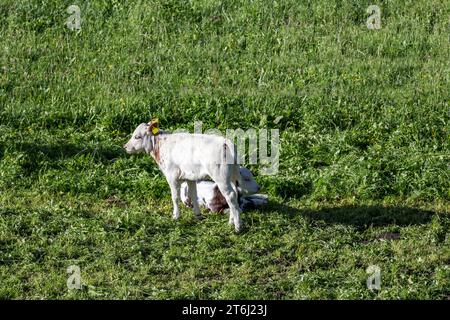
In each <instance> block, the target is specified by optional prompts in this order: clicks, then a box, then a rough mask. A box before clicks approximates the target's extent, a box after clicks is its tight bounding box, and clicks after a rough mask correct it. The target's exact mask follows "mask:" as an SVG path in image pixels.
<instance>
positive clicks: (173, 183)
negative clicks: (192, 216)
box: [167, 178, 181, 220]
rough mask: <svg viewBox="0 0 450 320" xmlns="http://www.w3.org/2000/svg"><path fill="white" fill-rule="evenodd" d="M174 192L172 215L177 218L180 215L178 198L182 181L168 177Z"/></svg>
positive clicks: (171, 190)
mask: <svg viewBox="0 0 450 320" xmlns="http://www.w3.org/2000/svg"><path fill="white" fill-rule="evenodd" d="M167 182H168V183H169V186H170V192H171V194H172V203H173V214H172V217H173V218H174V219H175V220H176V219H178V218H179V217H180V208H179V207H178V200H179V199H180V185H181V184H180V181H179V180H178V179H175V178H167Z"/></svg>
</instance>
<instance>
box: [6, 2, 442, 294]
mask: <svg viewBox="0 0 450 320" xmlns="http://www.w3.org/2000/svg"><path fill="white" fill-rule="evenodd" d="M72 4H76V5H78V6H79V7H80V10H81V19H82V23H81V30H79V31H71V30H69V28H68V27H67V26H66V20H67V18H68V16H69V15H70V14H69V13H67V12H66V10H67V8H68V7H69V5H72ZM371 4H377V5H379V6H380V7H381V24H382V28H381V29H379V30H369V29H368V28H367V27H366V20H367V18H368V16H369V14H368V13H366V9H367V7H368V6H369V5H371ZM449 17H450V1H449V0H439V1H438V0H414V1H406V0H405V1H382V0H379V1H366V0H349V1H340V0H327V1H325V0H320V1H301V0H295V1H294V0H283V1H274V2H272V1H263V0H254V1H244V0H229V1H223V0H222V1H219V0H191V1H175V0H150V1H118V0H95V1H83V0H68V1H66V0H48V1H36V0H31V1H30V0H1V1H0V298H2V299H19V298H25V299H42V298H53V299H133V298H136V299H144V298H145V299H168V298H189V299H191V298H192V299H197V298H203V299H219V298H223V299H238V298H243V299H253V298H260V299H266V298H267V299H448V298H449V296H450V236H449V228H450V170H449V164H450V125H449V124H450V46H449V38H450V20H449ZM153 116H158V117H159V119H160V122H161V125H162V127H164V128H166V129H169V130H174V129H177V128H187V129H189V130H192V129H193V124H194V121H202V122H203V128H204V129H208V128H217V129H219V130H221V131H223V132H225V129H226V128H232V129H236V128H242V129H244V130H246V129H249V128H256V129H258V128H267V129H272V128H273V129H279V130H280V138H281V155H280V170H279V172H278V174H276V175H271V176H267V175H261V174H258V166H257V165H253V166H249V168H251V169H252V170H253V171H254V172H255V173H256V175H257V177H256V179H257V181H258V182H259V183H260V185H261V186H262V187H263V192H264V193H267V194H268V195H269V198H270V203H269V205H268V207H267V208H264V209H262V210H254V211H248V212H245V213H244V214H243V215H242V216H243V220H244V223H245V225H246V227H245V230H244V232H243V233H242V234H240V235H236V234H234V233H233V230H232V228H231V227H230V226H228V224H227V218H226V217H225V216H224V215H219V214H211V213H206V212H203V214H204V215H205V216H206V219H204V220H203V221H201V222H196V221H194V219H193V214H192V212H191V211H190V210H188V209H185V208H184V209H183V210H182V216H181V219H180V220H179V221H176V222H175V221H172V219H171V210H172V209H171V200H170V195H169V188H168V185H167V183H166V182H165V179H164V177H163V176H162V175H161V173H160V172H159V171H158V169H157V167H156V165H155V164H154V163H153V160H152V159H151V158H149V157H147V156H143V155H141V156H128V155H126V154H124V152H123V151H122V148H121V146H122V145H123V143H124V142H125V141H126V140H127V139H128V137H129V134H130V133H131V132H132V130H133V129H134V127H135V126H136V125H137V124H139V123H141V122H144V121H148V120H149V119H150V117H153ZM70 265H77V266H79V267H80V271H81V279H82V280H81V283H82V288H81V290H68V288H67V278H68V276H69V275H68V274H67V273H66V270H67V268H68V267H69V266H70ZM370 265H376V266H379V268H380V270H381V289H380V290H372V291H371V290H368V289H367V286H366V280H367V277H368V276H369V274H367V273H366V269H367V268H368V267H369V266H370Z"/></svg>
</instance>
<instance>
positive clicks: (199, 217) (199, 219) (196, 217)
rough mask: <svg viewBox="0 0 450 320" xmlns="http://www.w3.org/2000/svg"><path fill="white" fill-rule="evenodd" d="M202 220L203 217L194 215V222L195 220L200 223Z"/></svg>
mask: <svg viewBox="0 0 450 320" xmlns="http://www.w3.org/2000/svg"><path fill="white" fill-rule="evenodd" d="M203 219H205V217H204V216H202V215H198V216H197V215H196V216H195V220H197V221H201V220H203Z"/></svg>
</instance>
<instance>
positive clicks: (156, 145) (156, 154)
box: [150, 134, 161, 166]
mask: <svg viewBox="0 0 450 320" xmlns="http://www.w3.org/2000/svg"><path fill="white" fill-rule="evenodd" d="M160 140H161V139H160V134H158V135H156V136H152V143H153V150H152V152H151V153H150V154H151V156H152V157H153V159H155V161H156V163H157V164H158V165H159V166H161V154H160V151H161V150H160Z"/></svg>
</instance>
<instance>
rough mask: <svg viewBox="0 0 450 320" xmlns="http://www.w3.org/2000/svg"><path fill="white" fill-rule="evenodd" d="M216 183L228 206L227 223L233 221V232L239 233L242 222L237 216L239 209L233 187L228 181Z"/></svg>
mask: <svg viewBox="0 0 450 320" xmlns="http://www.w3.org/2000/svg"><path fill="white" fill-rule="evenodd" d="M216 183H217V186H218V187H219V190H220V192H221V193H222V195H223V197H224V198H225V200H226V201H227V203H228V206H229V207H230V218H229V220H228V222H231V221H233V222H234V230H235V231H236V232H237V233H239V232H240V231H241V228H242V221H241V218H240V216H239V215H240V211H241V209H240V208H239V204H238V197H237V193H236V192H235V191H234V189H235V188H233V185H232V183H231V182H230V181H222V182H217V181H216Z"/></svg>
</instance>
